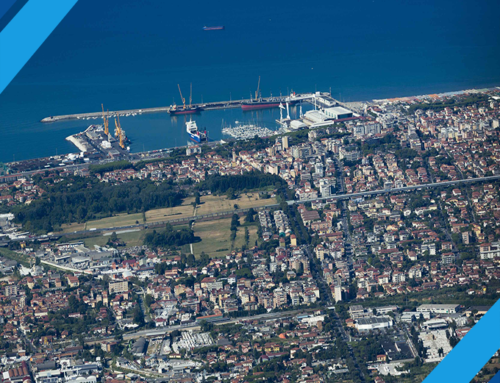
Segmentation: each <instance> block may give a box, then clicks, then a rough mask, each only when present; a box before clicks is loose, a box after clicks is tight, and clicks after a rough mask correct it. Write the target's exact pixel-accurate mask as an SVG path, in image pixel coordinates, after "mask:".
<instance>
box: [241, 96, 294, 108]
mask: <svg viewBox="0 0 500 383" xmlns="http://www.w3.org/2000/svg"><path fill="white" fill-rule="evenodd" d="M287 102H288V105H290V106H293V105H295V104H297V103H298V101H297V100H290V99H288V98H286V97H280V98H271V99H268V100H263V99H262V98H260V99H254V100H250V101H246V102H242V103H241V109H242V110H255V109H266V108H279V106H280V104H286V103H287Z"/></svg>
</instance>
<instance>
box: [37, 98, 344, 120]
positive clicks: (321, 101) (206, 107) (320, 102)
mask: <svg viewBox="0 0 500 383" xmlns="http://www.w3.org/2000/svg"><path fill="white" fill-rule="evenodd" d="M287 100H289V101H290V102H295V103H297V102H308V103H310V104H316V105H317V106H318V107H331V106H334V105H340V106H343V103H342V102H340V101H338V100H336V99H334V98H333V97H332V96H331V94H330V93H328V92H316V93H302V94H296V95H292V96H287V97H262V98H261V99H260V101H262V102H272V101H276V102H278V103H279V102H280V101H281V102H282V103H283V104H285V103H286V101H287ZM251 102H252V100H250V99H248V100H231V101H218V102H208V103H203V104H192V107H194V108H197V109H198V110H200V111H210V110H218V109H229V108H240V107H242V105H243V104H246V103H251ZM179 108H182V107H179ZM171 109H172V107H171V106H161V107H156V108H142V109H128V110H117V111H109V115H110V117H114V116H116V115H118V116H126V115H134V114H142V113H164V112H169V111H170V110H171ZM101 117H102V111H99V112H91V113H77V114H65V115H60V116H50V117H45V118H44V119H42V120H41V122H45V123H50V122H59V121H68V120H87V119H94V118H101Z"/></svg>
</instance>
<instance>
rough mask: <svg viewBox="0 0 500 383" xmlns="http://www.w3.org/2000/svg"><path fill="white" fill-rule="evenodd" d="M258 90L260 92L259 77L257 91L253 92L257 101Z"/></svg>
mask: <svg viewBox="0 0 500 383" xmlns="http://www.w3.org/2000/svg"><path fill="white" fill-rule="evenodd" d="M259 90H260V76H259V82H258V83H257V90H256V91H255V99H256V100H258V99H259Z"/></svg>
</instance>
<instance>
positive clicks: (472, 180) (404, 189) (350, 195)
mask: <svg viewBox="0 0 500 383" xmlns="http://www.w3.org/2000/svg"><path fill="white" fill-rule="evenodd" d="M499 179H500V175H497V176H489V177H479V178H466V179H462V180H455V181H445V182H433V183H428V184H421V185H412V186H404V187H401V188H387V189H380V190H371V191H365V192H358V193H346V194H335V195H332V196H330V197H319V198H311V199H303V200H290V201H286V203H287V204H289V205H294V204H297V203H306V202H313V201H320V200H329V199H334V200H339V199H340V200H342V199H351V198H359V197H366V196H372V195H378V194H389V193H400V192H407V191H413V190H419V189H423V188H426V189H428V188H435V187H446V186H453V185H458V184H467V183H476V182H486V181H496V180H499Z"/></svg>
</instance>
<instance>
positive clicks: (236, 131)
mask: <svg viewBox="0 0 500 383" xmlns="http://www.w3.org/2000/svg"><path fill="white" fill-rule="evenodd" d="M283 133H285V130H284V129H279V130H271V129H268V128H261V127H258V126H255V125H240V126H234V127H231V126H230V127H226V128H223V129H222V134H225V135H227V136H231V137H232V138H234V139H236V140H249V139H252V138H255V136H258V137H261V138H265V137H270V136H274V135H276V134H283Z"/></svg>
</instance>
